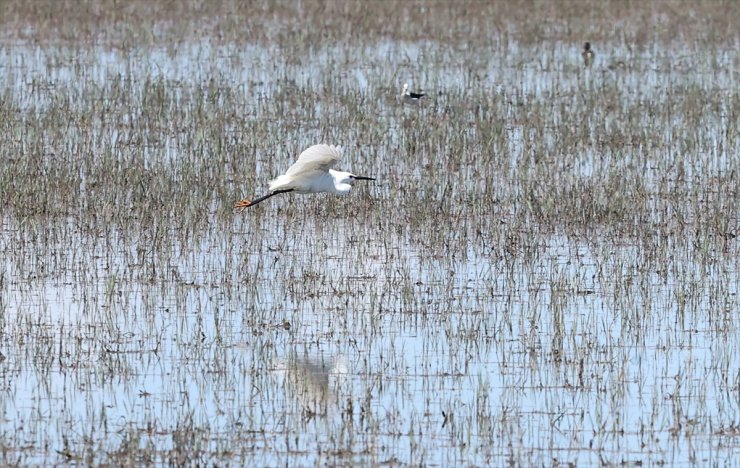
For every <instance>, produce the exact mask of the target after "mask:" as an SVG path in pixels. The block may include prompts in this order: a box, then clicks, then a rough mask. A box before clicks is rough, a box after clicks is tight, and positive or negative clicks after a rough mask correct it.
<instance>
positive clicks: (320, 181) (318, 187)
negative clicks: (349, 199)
mask: <svg viewBox="0 0 740 468" xmlns="http://www.w3.org/2000/svg"><path fill="white" fill-rule="evenodd" d="M340 159H342V147H341V146H333V145H323V144H321V145H313V146H311V147H309V148H307V149H306V150H305V151H303V152H302V153H301V154H300V156H298V160H297V161H296V162H295V163H293V165H292V166H290V167H289V168H288V170H287V171H285V174H283V175H281V176H278V177H277V178H275V179H274V180H272V181H270V186H269V191H270V193H268V194H267V195H264V196H262V197H259V198H257V199H255V200H253V201H250V200H247V199H244V200H241V201H239V202H237V203H236V205H234V207H235V208H246V207H248V206H252V205H256V204H257V203H259V202H261V201H263V200H266V199H268V198H270V197H272V196H273V195H277V194H279V193H286V192H296V193H318V192H328V193H334V194H336V195H346V194H348V193H349V192H350V190H352V183H353V182H354V181H355V180H375V179H374V178H372V177H363V176H356V175H354V174H352V173H350V172H342V171H335V170H334V169H332V167H334V166H335V165H336V163H337V161H339V160H340Z"/></svg>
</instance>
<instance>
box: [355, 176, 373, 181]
mask: <svg viewBox="0 0 740 468" xmlns="http://www.w3.org/2000/svg"><path fill="white" fill-rule="evenodd" d="M350 177H352V178H353V179H355V180H375V177H365V176H357V175H353V176H350Z"/></svg>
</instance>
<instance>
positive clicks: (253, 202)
mask: <svg viewBox="0 0 740 468" xmlns="http://www.w3.org/2000/svg"><path fill="white" fill-rule="evenodd" d="M292 191H293V189H287V190H276V191H274V192H271V193H268V194H267V195H263V196H261V197H259V198H255V199H254V200H249V199H248V198H245V199H243V200H239V201H238V202H236V203H235V204H234V208H241V211H244V210H245V209H246V208H249V207H250V206H254V205H256V204H257V203H259V202H261V201H265V200H267V199H268V198H270V197H272V196H275V195H277V194H279V193H287V192H292Z"/></svg>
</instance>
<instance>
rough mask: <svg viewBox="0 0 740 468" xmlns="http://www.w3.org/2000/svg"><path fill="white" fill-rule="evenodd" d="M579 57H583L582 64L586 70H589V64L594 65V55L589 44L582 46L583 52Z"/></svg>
mask: <svg viewBox="0 0 740 468" xmlns="http://www.w3.org/2000/svg"><path fill="white" fill-rule="evenodd" d="M581 55H582V56H583V63H584V64H585V65H586V68H590V67H591V64H592V63H594V58H596V54H594V51H593V50H591V43H590V42H587V43H585V44H583V52H581Z"/></svg>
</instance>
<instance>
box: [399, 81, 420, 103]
mask: <svg viewBox="0 0 740 468" xmlns="http://www.w3.org/2000/svg"><path fill="white" fill-rule="evenodd" d="M423 97H424V93H413V92H411V91H409V84H408V83H404V84H403V91H401V99H403V102H404V103H405V104H411V105H419V103H420V102H421V98H423Z"/></svg>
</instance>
